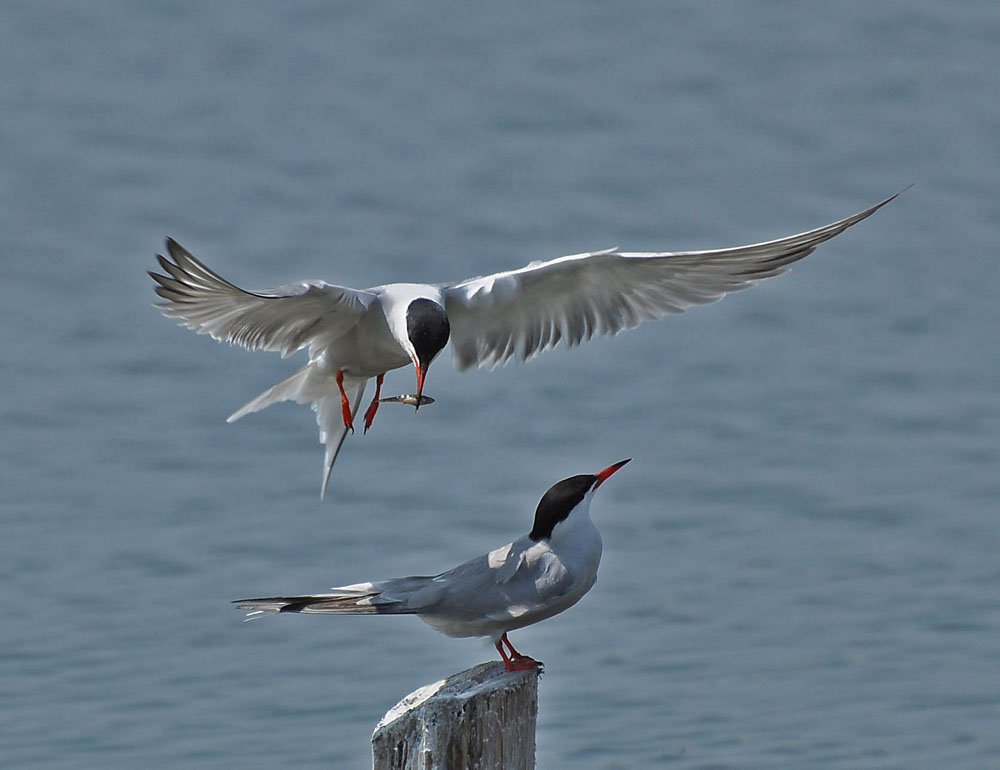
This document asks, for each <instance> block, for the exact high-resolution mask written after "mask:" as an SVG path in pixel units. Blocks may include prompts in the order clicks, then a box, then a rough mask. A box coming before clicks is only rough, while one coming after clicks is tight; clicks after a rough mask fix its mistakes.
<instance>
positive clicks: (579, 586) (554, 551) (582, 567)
mask: <svg viewBox="0 0 1000 770" xmlns="http://www.w3.org/2000/svg"><path fill="white" fill-rule="evenodd" d="M627 462H629V460H622V461H621V462H618V463H615V464H614V465H610V466H608V467H607V468H605V469H604V470H602V471H598V472H597V473H593V474H591V473H585V474H581V475H579V476H572V477H570V478H568V479H563V480H562V481H560V482H558V483H556V484H553V485H552V486H551V487H550V488H549V490H548V491H547V492H546V493H545V494H544V495H543V496H542V499H541V501H540V502H539V503H538V507H537V508H536V509H535V521H534V524H533V525H532V527H531V532H529V533H528V534H527V535H525V536H524V537H521V538H518V539H517V540H515V541H514V542H513V543H508V544H507V545H505V546H501V547H500V548H497V549H495V550H493V551H490V552H489V553H487V554H483V555H482V556H480V557H478V558H475V559H472V560H470V561H467V562H465V563H464V564H461V565H459V566H458V567H455V568H454V569H451V570H448V571H447V572H442V573H441V574H439V575H434V576H433V577H405V578H396V579H394V580H380V581H376V582H371V583H357V584H355V585H349V586H341V587H338V588H332V589H330V591H331V592H330V593H326V594H309V595H303V596H271V597H263V598H259V599H238V600H237V601H236V602H234V604H236V606H237V607H239V608H240V609H244V610H249V612H248V616H249V617H250V618H254V617H257V616H260V615H263V614H265V613H272V612H303V613H309V614H325V615H387V614H388V615H416V616H417V617H419V618H420V619H421V620H422V621H424V622H425V623H427V625H429V626H431V628H433V629H435V630H437V631H440V632H441V633H442V634H446V635H447V636H456V637H467V636H488V637H490V638H491V639H492V640H493V644H494V645H495V646H496V648H497V651H498V652H499V653H500V657H501V658H503V662H504V665H505V666H506V667H507V670H508V671H514V670H518V669H529V668H535V667H538V666H540V665H541V664H540V663H539V662H538V661H537V660H535V659H534V658H529V657H528V656H527V655H522V654H521V653H519V652H518V651H517V650H515V649H514V645H513V644H511V642H510V639H508V638H507V633H508V632H509V631H513V630H515V629H518V628H524V627H525V626H530V625H531V624H532V623H537V622H538V621H540V620H545V619H546V618H551V617H552V616H553V615H556V614H558V613H560V612H562V611H563V610H565V609H568V608H569V607H572V606H573V605H574V604H576V603H577V602H578V601H580V599H581V598H583V595H584V594H585V593H587V591H589V590H590V589H591V587H592V586H593V585H594V582H595V581H596V580H597V567H598V565H600V563H601V551H602V548H603V546H602V543H601V533H600V532H599V531H598V530H597V526H596V525H595V524H594V522H593V520H592V519H591V518H590V503H591V500H592V499H593V497H594V492H596V491H597V488H598V487H600V486H601V485H602V484H603V483H604V482H605V481H607V480H608V478H609V477H610V476H611V474H613V473H615V472H616V471H617V470H618V469H619V468H621V467H622V466H623V465H625V464H626V463H627Z"/></svg>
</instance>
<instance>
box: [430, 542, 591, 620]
mask: <svg viewBox="0 0 1000 770" xmlns="http://www.w3.org/2000/svg"><path fill="white" fill-rule="evenodd" d="M433 580H434V581H435V582H436V583H438V584H439V585H440V586H441V587H442V588H443V589H444V590H443V594H442V596H441V597H440V598H439V600H438V602H437V604H436V605H435V606H434V608H433V612H434V613H435V614H436V615H439V616H441V617H447V618H450V619H455V620H469V621H474V620H476V621H478V620H482V619H489V620H497V621H505V620H509V619H510V618H519V617H523V616H526V615H527V616H531V615H534V614H535V613H537V612H540V611H542V610H544V609H545V608H547V607H549V606H550V605H551V604H552V603H553V602H556V601H558V599H559V598H561V597H563V596H565V595H566V594H567V593H568V592H569V591H570V589H571V588H572V587H573V585H574V583H573V575H572V574H571V573H570V571H569V570H568V569H567V568H566V567H565V566H564V565H563V564H562V562H560V561H559V559H558V557H556V555H555V554H553V553H552V552H551V551H550V550H549V549H548V548H547V546H545V545H544V544H538V543H535V542H534V541H532V540H529V539H528V538H527V537H523V538H520V539H518V540H516V541H514V542H513V543H511V544H509V545H506V546H503V547H502V548H498V549H496V550H495V551H492V552H491V553H489V554H486V555H483V556H479V557H477V558H475V559H472V560H471V561H467V562H465V563H464V564H462V565H460V566H458V567H455V568H454V569H452V570H449V571H448V572H444V573H442V574H441V575H438V576H436V577H435V578H433Z"/></svg>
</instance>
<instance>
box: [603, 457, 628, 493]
mask: <svg viewBox="0 0 1000 770" xmlns="http://www.w3.org/2000/svg"><path fill="white" fill-rule="evenodd" d="M630 462H632V458H631V457H630V458H628V459H627V460H622V461H621V462H619V463H615V464H614V465H609V466H608V467H607V468H605V469H604V470H603V471H598V472H597V473H595V474H594V475H595V476H597V483H596V484H594V489H597V488H598V487H599V486H601V484H603V483H604V482H605V481H607V480H608V478H610V476H611V474H612V473H614V472H615V471H617V470H618V469H619V468H621V467H622V466H623V465H625V464H626V463H630Z"/></svg>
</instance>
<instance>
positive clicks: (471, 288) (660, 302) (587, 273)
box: [443, 193, 899, 370]
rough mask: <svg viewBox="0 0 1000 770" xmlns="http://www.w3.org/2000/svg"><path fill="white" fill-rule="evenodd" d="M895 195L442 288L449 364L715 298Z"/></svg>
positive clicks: (523, 354) (494, 359)
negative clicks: (692, 243)
mask: <svg viewBox="0 0 1000 770" xmlns="http://www.w3.org/2000/svg"><path fill="white" fill-rule="evenodd" d="M898 194H899V193H897V195H898ZM895 197H896V196H895V195H893V196H892V197H890V198H886V199H885V200H884V201H882V202H881V203H877V204H875V205H874V206H872V207H871V208H868V209H865V210H864V211H861V212H859V213H857V214H855V215H854V216H850V217H847V218H846V219H841V220H840V221H838V222H833V223H832V224H829V225H826V226H825V227H819V228H817V229H815V230H809V231H808V232H805V233H799V234H798V235H790V236H788V237H786V238H780V239H778V240H775V241H767V242H766V243H756V244H751V245H749V246H737V247H734V248H727V249H712V250H708V251H682V252H663V253H625V252H620V251H617V250H616V249H608V250H606V251H597V252H589V253H586V254H574V255H572V256H568V257H560V258H558V259H553V260H550V261H548V262H533V263H532V264H530V265H528V266H526V267H523V268H521V269H519V270H511V271H508V272H505V273H496V274H495V275H489V276H485V277H483V278H473V279H470V280H468V281H464V282H462V283H459V284H456V285H453V286H448V287H445V288H444V290H443V291H444V297H445V309H446V311H447V313H448V319H449V320H450V322H451V342H452V350H453V357H454V362H455V366H456V368H458V369H459V370H464V369H468V368H469V367H471V366H486V367H490V368H492V367H494V366H497V365H498V364H503V363H506V362H507V361H508V360H510V359H511V358H517V359H518V360H520V361H526V360H528V359H530V358H532V357H533V356H535V355H536V354H538V353H540V352H542V351H543V350H547V349H549V348H551V347H554V346H555V345H556V344H558V343H559V342H560V341H562V342H565V343H566V344H567V345H570V346H572V345H577V344H579V343H580V342H582V341H583V340H588V339H590V338H591V337H592V336H594V335H595V334H617V333H618V332H620V331H622V330H623V329H631V328H633V327H635V326H638V325H639V324H640V323H642V322H643V321H648V320H651V319H654V318H661V317H662V316H664V315H666V314H668V313H679V312H681V311H683V310H684V309H686V308H688V307H690V306H691V305H700V304H703V303H706V302H714V301H715V300H718V299H721V298H722V297H723V296H725V295H726V294H728V293H729V292H731V291H736V290H738V289H743V288H746V287H747V286H752V285H753V284H754V283H755V282H756V281H758V280H760V279H761V278H769V277H771V276H773V275H779V274H781V273H783V272H784V271H785V268H786V266H787V265H790V264H791V263H792V262H796V261H798V260H800V259H802V258H803V257H805V256H807V255H808V254H811V253H812V252H813V251H814V250H815V249H816V247H817V246H819V244H821V243H823V242H824V241H827V240H829V239H830V238H833V237H834V236H835V235H838V234H840V233H842V232H843V231H844V230H846V229H847V228H848V227H851V226H852V225H855V224H857V223H858V222H860V221H861V220H863V219H866V218H867V217H869V216H871V215H872V214H874V213H875V212H876V211H878V210H879V209H880V208H882V206H884V205H886V204H887V203H888V202H889V201H891V200H892V199H893V198H895Z"/></svg>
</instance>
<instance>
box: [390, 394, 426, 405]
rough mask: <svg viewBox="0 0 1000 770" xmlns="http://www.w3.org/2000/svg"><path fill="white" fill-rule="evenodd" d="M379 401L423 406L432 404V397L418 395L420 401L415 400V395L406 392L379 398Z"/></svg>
mask: <svg viewBox="0 0 1000 770" xmlns="http://www.w3.org/2000/svg"><path fill="white" fill-rule="evenodd" d="M379 401H380V402H381V403H383V404H390V403H392V404H406V405H407V406H412V407H416V406H425V405H427V404H433V403H434V399H433V398H431V397H430V396H424V395H421V396H420V402H419V403H418V402H417V397H416V396H415V395H414V394H412V393H407V394H406V395H405V396H389V398H381V399H379Z"/></svg>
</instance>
